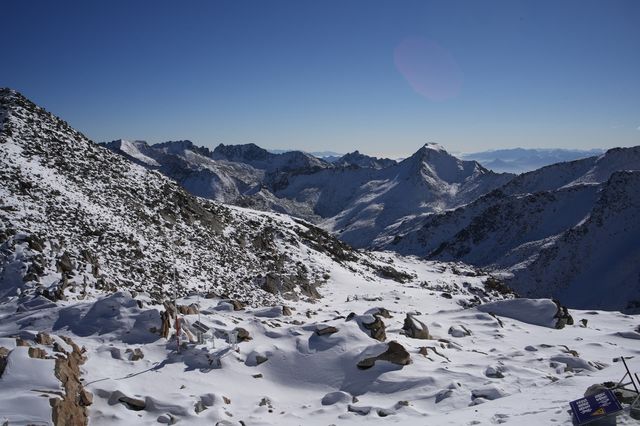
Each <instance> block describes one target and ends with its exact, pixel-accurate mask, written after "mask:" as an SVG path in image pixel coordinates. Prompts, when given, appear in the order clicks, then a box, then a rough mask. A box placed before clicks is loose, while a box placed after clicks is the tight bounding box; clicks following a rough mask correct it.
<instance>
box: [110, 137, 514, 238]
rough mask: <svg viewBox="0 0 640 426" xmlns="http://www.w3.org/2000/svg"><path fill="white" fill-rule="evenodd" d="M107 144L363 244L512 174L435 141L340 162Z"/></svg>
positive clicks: (183, 179)
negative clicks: (397, 156)
mask: <svg viewBox="0 0 640 426" xmlns="http://www.w3.org/2000/svg"><path fill="white" fill-rule="evenodd" d="M106 146H107V147H108V148H110V149H112V150H114V151H116V152H118V153H120V154H122V155H124V156H125V157H127V158H129V159H132V160H133V161H138V162H140V158H150V159H152V160H153V161H155V162H156V163H158V164H160V167H154V166H153V165H152V164H151V163H150V162H149V161H147V162H140V163H141V164H143V165H145V166H147V167H149V168H157V169H158V170H159V171H160V172H162V173H163V174H165V175H167V176H169V177H171V178H172V179H174V180H176V181H177V182H179V183H180V184H181V185H182V186H183V187H185V188H186V189H187V190H188V191H190V192H191V193H193V194H195V195H198V196H202V197H206V198H211V199H215V200H218V201H222V202H226V203H231V204H235V205H239V206H243V207H249V208H254V209H259V210H266V211H275V212H280V213H286V214H290V215H294V216H297V217H301V218H304V219H306V220H310V221H312V222H314V223H317V224H319V225H320V226H322V227H323V228H325V229H327V230H328V231H330V232H335V233H336V235H338V236H339V237H340V238H341V239H343V240H344V241H346V242H348V243H350V244H352V245H355V246H358V247H367V246H370V245H371V243H372V242H373V240H374V239H375V238H377V237H378V236H379V235H380V234H382V233H385V232H390V231H391V230H392V229H393V228H394V227H396V226H398V224H399V223H402V222H403V221H405V220H408V219H411V218H413V217H415V216H418V215H424V214H426V213H430V212H434V211H442V210H444V209H447V208H452V207H457V206H459V205H462V204H465V203H468V202H470V201H472V200H474V199H475V198H477V197H479V196H481V195H483V194H485V193H487V192H489V191H491V190H493V189H495V188H497V187H499V186H501V185H502V184H504V183H505V182H507V181H508V180H510V179H511V178H512V177H513V175H509V174H496V173H493V172H491V171H489V170H487V169H485V168H483V167H482V166H480V165H479V164H478V163H476V162H473V161H462V160H459V159H457V158H455V157H453V156H451V155H449V154H448V153H447V152H446V151H445V150H444V149H443V148H442V147H441V146H439V145H437V144H427V145H425V146H424V147H422V148H421V149H420V150H418V151H417V152H416V153H415V154H414V155H413V156H411V157H410V158H407V159H405V160H404V161H402V162H400V163H396V162H395V161H393V160H388V159H377V158H374V157H369V156H365V155H362V154H360V153H359V152H357V151H356V152H354V153H351V154H347V155H345V156H343V157H342V158H341V159H340V160H339V161H337V162H336V163H334V164H330V163H328V162H325V161H323V160H320V159H318V158H315V157H313V156H311V155H309V154H306V153H303V152H300V151H290V152H284V153H280V154H274V153H271V152H269V151H267V150H265V149H262V148H260V147H258V146H256V145H254V144H246V145H222V144H221V145H219V146H218V147H216V149H215V150H214V151H213V152H211V151H209V150H208V149H206V148H203V147H195V146H194V145H193V144H192V143H191V142H189V141H178V142H167V143H164V144H157V145H152V146H151V147H149V146H147V145H143V144H140V143H139V144H138V145H137V146H138V148H139V149H138V151H135V152H134V151H133V150H132V149H130V148H129V145H123V144H122V143H120V142H115V143H109V144H106ZM121 147H124V148H125V149H122V148H121Z"/></svg>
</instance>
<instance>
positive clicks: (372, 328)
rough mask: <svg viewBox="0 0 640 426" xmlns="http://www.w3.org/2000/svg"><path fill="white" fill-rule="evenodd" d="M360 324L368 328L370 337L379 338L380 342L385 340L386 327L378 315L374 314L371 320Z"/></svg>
mask: <svg viewBox="0 0 640 426" xmlns="http://www.w3.org/2000/svg"><path fill="white" fill-rule="evenodd" d="M362 326H363V327H364V328H366V329H367V330H369V332H370V335H371V337H372V338H374V339H376V340H379V341H380V342H384V341H385V340H387V333H386V331H385V330H386V327H385V325H384V322H382V319H380V317H379V316H376V317H375V320H374V321H373V322H370V323H362Z"/></svg>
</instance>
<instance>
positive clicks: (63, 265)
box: [57, 251, 74, 275]
mask: <svg viewBox="0 0 640 426" xmlns="http://www.w3.org/2000/svg"><path fill="white" fill-rule="evenodd" d="M57 266H58V272H61V273H62V274H64V275H69V274H71V272H72V271H73V266H74V265H73V261H72V260H71V257H70V256H69V252H67V251H65V252H64V253H63V254H62V256H60V258H59V259H58V262H57Z"/></svg>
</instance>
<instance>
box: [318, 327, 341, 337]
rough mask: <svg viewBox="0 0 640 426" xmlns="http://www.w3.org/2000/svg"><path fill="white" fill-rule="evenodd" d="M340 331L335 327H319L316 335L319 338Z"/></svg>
mask: <svg viewBox="0 0 640 426" xmlns="http://www.w3.org/2000/svg"><path fill="white" fill-rule="evenodd" d="M337 332H338V329H337V328H335V327H333V326H318V328H317V330H316V334H317V335H318V336H326V335H328V334H333V333H337Z"/></svg>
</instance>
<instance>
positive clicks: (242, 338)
mask: <svg viewBox="0 0 640 426" xmlns="http://www.w3.org/2000/svg"><path fill="white" fill-rule="evenodd" d="M234 331H236V332H237V333H238V342H247V341H249V340H251V339H253V338H252V337H251V335H250V334H249V331H248V330H247V329H244V328H242V327H236V328H235V329H234Z"/></svg>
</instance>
